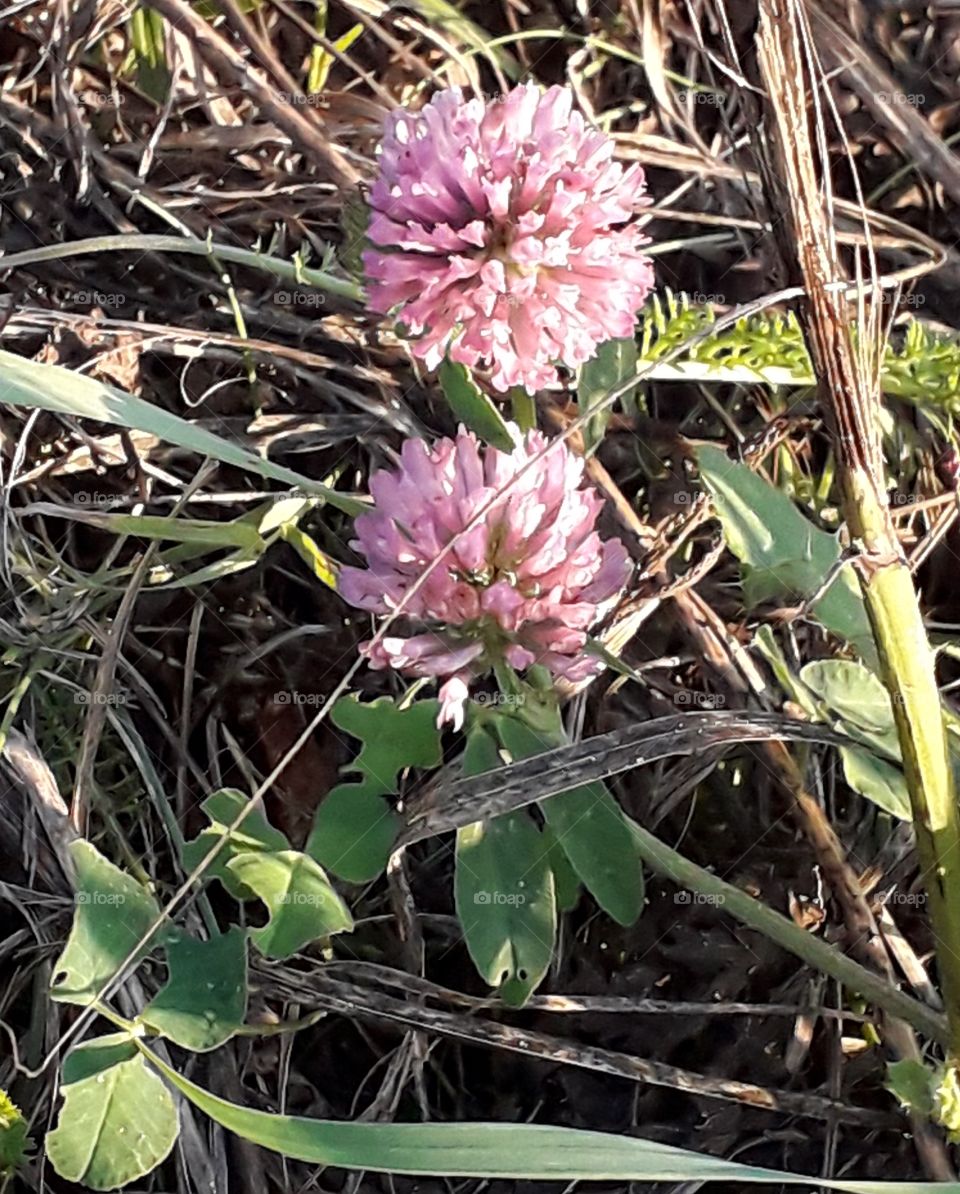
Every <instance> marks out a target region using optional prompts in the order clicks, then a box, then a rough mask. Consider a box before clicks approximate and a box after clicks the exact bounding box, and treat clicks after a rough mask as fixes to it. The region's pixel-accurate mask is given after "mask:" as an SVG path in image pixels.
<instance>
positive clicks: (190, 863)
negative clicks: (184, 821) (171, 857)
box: [182, 788, 290, 900]
mask: <svg viewBox="0 0 960 1194" xmlns="http://www.w3.org/2000/svg"><path fill="white" fill-rule="evenodd" d="M249 802H250V798H249V797H248V796H247V795H245V794H244V793H243V792H240V791H238V790H237V789H236V788H221V789H220V791H218V792H213V793H212V794H211V795H210V796H208V797H207V798H206V800H205V801H204V802H203V804H202V805H201V806H200V807H201V808H202V809H203V811H204V812H205V813H206V814H207V816H208V817H209V818H210V828H209V829H204V830H203V831H202V832H201V833H199V834H198V835H197V836H196V837H195V838H194V839H193V840H192V841H189V842H184V844H183V850H182V861H183V866H184V868H185V870H187V871H194V870H196V868H197V867H198V866H199V865H200V863H201V862H202V861H203V859H204V858H206V856H207V855H208V854H209V853H210V851H211V850H212V849H213V847H214V846H215V845H217V844H218V843H219V842H222V843H223V846H222V849H221V850H220V852H219V853H218V854H217V855H216V856H215V857H214V859H213V861H212V862H211V863H210V865H209V866H208V868H207V871H206V876H207V878H210V879H213V878H216V879H219V880H220V882H221V883H222V884H223V885H224V887H225V888H226V889H227V891H229V892H230V894H231V895H232V896H233V897H234V899H237V900H249V899H252V898H253V894H254V893H253V892H251V891H250V889H249V888H248V887H245V886H244V885H243V884H242V883H240V882H239V881H238V879H237V877H236V875H235V874H234V873H233V872H232V871H230V870H228V869H227V863H228V862H229V861H230V859H231V858H232V857H233V856H234V855H235V854H241V853H244V854H245V853H249V852H250V851H256V850H263V851H273V850H289V849H290V843H289V842H288V841H287V839H286V838H285V837H284V836H283V834H282V833H281V832H280V830H279V829H274V827H273V826H272V825H271V824H270V822H269V821H268V820H267V818H266V817H265V816H264V814H263V811H262V809H260V808H256V809H254V810H253V812H252V813H248V814H247V816H246V817H245V818H244V820H243V822H242V824H241V825H240V826H239V828H237V829H234V830H232V831H231V830H230V828H229V827H230V826H231V825H232V824H233V822H234V821H236V819H237V817H239V816H240V813H241V812H242V811H243V809H244V808H246V806H247V805H248V804H249Z"/></svg>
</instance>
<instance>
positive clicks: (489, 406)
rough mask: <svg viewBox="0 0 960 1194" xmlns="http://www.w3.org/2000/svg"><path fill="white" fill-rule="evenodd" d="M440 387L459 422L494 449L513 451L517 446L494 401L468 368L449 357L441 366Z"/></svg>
mask: <svg viewBox="0 0 960 1194" xmlns="http://www.w3.org/2000/svg"><path fill="white" fill-rule="evenodd" d="M440 386H441V388H442V389H443V393H444V396H445V397H446V399H447V402H449V403H450V409H451V410H452V411H453V413H454V414H455V415H456V417H457V420H458V421H459V422H461V423H463V425H464V426H465V427H467V428H469V429H470V430H471V431H473V432H476V434H477V435H478V436H479V437H480V439H482V440H483V442H484V443H485V444H490V445H492V446H493V447H494V448H499V449H500V450H501V451H502V452H512V451H513V449H514V448H515V447H516V445H515V444H514V442H513V437H512V436H511V434H510V431H509V429H508V428H507V424H506V422H505V420H504V418H503V415H501V413H500V411H499V410H498V409H497V408H496V406H494V404H493V399H492V398H490V396H489V395H488V394H484V392H483V391H482V390H481V389H480V387H479V386H478V385H477V384H476V382H475V381H474V380H473V378H472V377H471V376H470V371H469V370H468V369H467V367H466V365H460V364H457V363H456V362H454V361H451V360H450V359H449V358H447V359H446V360H444V362H443V364H442V365H441V366H440Z"/></svg>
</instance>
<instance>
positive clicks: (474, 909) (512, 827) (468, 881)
mask: <svg viewBox="0 0 960 1194" xmlns="http://www.w3.org/2000/svg"><path fill="white" fill-rule="evenodd" d="M499 766H502V761H501V759H500V755H499V752H498V750H497V744H496V741H495V740H494V739H493V738H492V737H491V736H490V735H489V734H488V733H487V732H486V730H485V729H484V728H483V727H482V726H474V727H473V728H472V729H471V730H470V732H469V734H468V735H467V746H466V750H465V751H464V756H463V773H464V775H479V774H481V773H482V772H484V771H490V770H493V769H494V768H496V767H499ZM548 848H549V847H548V843H547V842H546V841H545V840H544V838H543V836H542V834H541V833H540V831H539V830H538V829H537V827H536V825H534V823H533V821H532V820H531V819H530V814H529V813H528V812H527V811H526V809H523V810H521V811H519V812H516V813H508V814H507V815H506V816H503V817H495V818H494V819H493V820H492V821H488V822H486V823H483V822H480V821H478V822H476V823H475V824H474V825H468V826H466V827H465V828H463V829H460V830H458V831H457V851H456V871H455V879H454V888H455V892H456V906H457V916H458V918H459V920H460V926H461V928H462V929H463V936H464V940H465V941H466V943H467V949H468V950H469V952H470V957H471V958H472V959H473V962H474V965H475V966H476V968H477V970H478V971H479V973H480V975H481V976H482V977H483V978H484V980H485V981H486V982H487V983H489V985H490V986H491V987H499V988H500V994H501V997H502V998H503V1001H504V1002H505V1003H508V1004H510V1005H512V1006H514V1007H520V1006H522V1005H523V1004H524V1003H525V1002H526V1001H527V999H528V997H529V995H530V992H531V991H533V990H534V989H535V988H536V987H537V986H538V984H539V983H540V980H541V979H542V978H543V976H544V974H546V972H547V967H548V966H549V965H550V959H551V957H552V956H553V944H554V941H555V939H556V933H557V911H556V894H555V889H554V882H553V871H552V870H551V869H550V864H549V862H548V857H547V855H548Z"/></svg>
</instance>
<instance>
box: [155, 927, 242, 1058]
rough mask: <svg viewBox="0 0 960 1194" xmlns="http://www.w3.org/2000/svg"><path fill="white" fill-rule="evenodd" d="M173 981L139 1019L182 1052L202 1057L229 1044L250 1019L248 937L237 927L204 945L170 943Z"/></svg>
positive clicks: (182, 939) (185, 941)
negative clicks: (199, 1054) (172, 1042)
mask: <svg viewBox="0 0 960 1194" xmlns="http://www.w3.org/2000/svg"><path fill="white" fill-rule="evenodd" d="M167 966H168V968H169V970H170V977H169V978H168V979H167V982H166V984H165V985H164V986H163V987H161V988H160V990H159V992H158V993H157V995H156V996H155V997H154V999H153V1000H152V1001H151V1002H150V1003H149V1004H148V1005H147V1007H146V1008H145V1009H144V1011H143V1014H142V1016H141V1017H140V1018H141V1020H142V1021H143V1022H144V1023H145V1024H147V1025H149V1026H150V1027H151V1028H152V1029H154V1031H156V1032H159V1033H161V1034H162V1035H163V1036H165V1037H168V1038H169V1039H170V1040H171V1041H174V1042H176V1044H178V1045H181V1046H182V1047H183V1048H184V1049H191V1050H192V1051H193V1052H194V1053H204V1052H206V1051H207V1050H209V1049H216V1048H217V1047H218V1046H219V1045H222V1044H223V1043H224V1042H225V1041H228V1040H229V1039H230V1038H231V1037H232V1036H233V1034H234V1033H235V1032H236V1031H237V1029H238V1028H239V1027H240V1025H241V1024H242V1023H243V1021H244V1017H245V1016H246V1014H247V934H246V930H244V929H241V928H239V927H238V926H237V925H233V926H231V927H230V928H229V929H228V930H227V932H226V933H222V934H221V935H220V936H219V937H211V938H210V939H209V940H208V941H201V940H199V939H198V938H196V937H187V936H183V937H179V938H178V939H177V940H176V941H172V942H169V943H168V944H167Z"/></svg>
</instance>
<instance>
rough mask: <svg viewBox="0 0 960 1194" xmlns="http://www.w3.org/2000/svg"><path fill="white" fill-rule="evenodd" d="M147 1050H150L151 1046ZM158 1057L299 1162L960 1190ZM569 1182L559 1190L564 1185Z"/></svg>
mask: <svg viewBox="0 0 960 1194" xmlns="http://www.w3.org/2000/svg"><path fill="white" fill-rule="evenodd" d="M141 1048H144V1051H145V1052H148V1051H147V1050H146V1049H145V1047H143V1046H141ZM148 1056H149V1057H150V1060H151V1062H152V1063H153V1064H154V1065H156V1067H157V1069H159V1070H160V1072H161V1073H162V1074H163V1075H164V1076H165V1077H166V1078H167V1079H168V1081H169V1082H170V1083H171V1085H173V1086H175V1087H176V1088H177V1090H179V1091H180V1092H181V1094H183V1095H184V1097H185V1098H187V1099H189V1100H190V1102H191V1103H193V1105H194V1106H195V1107H197V1108H198V1109H199V1110H201V1111H203V1112H205V1114H207V1115H209V1116H210V1118H211V1119H212V1120H214V1121H215V1122H216V1123H218V1124H220V1125H221V1127H224V1128H226V1129H227V1130H228V1131H230V1132H234V1133H236V1135H238V1136H242V1137H243V1138H244V1139H245V1140H250V1141H252V1142H253V1143H254V1144H258V1145H260V1146H261V1147H262V1148H268V1149H272V1150H273V1151H274V1152H277V1153H281V1154H282V1155H283V1156H285V1157H289V1158H291V1159H293V1160H299V1161H305V1162H306V1163H307V1164H310V1165H329V1166H334V1167H336V1168H339V1169H361V1170H367V1171H369V1172H371V1173H398V1174H408V1175H411V1176H419V1177H444V1178H447V1177H472V1178H480V1179H482V1178H487V1179H491V1180H492V1179H497V1178H507V1179H513V1180H517V1181H538V1182H541V1181H557V1182H560V1181H563V1182H568V1183H569V1182H578V1181H579V1182H583V1181H606V1182H611V1183H616V1184H617V1186H618V1187H622V1186H624V1185H625V1184H626V1183H629V1182H727V1183H730V1185H731V1186H733V1185H734V1184H735V1183H736V1184H741V1183H749V1184H757V1183H766V1184H772V1185H774V1186H776V1185H791V1186H801V1187H804V1188H805V1189H807V1190H809V1189H812V1188H813V1187H815V1186H822V1187H825V1188H826V1189H829V1190H840V1191H845V1192H846V1194H960V1182H939V1183H938V1182H904V1181H892V1182H878V1181H866V1180H862V1181H858V1180H856V1179H849V1178H848V1179H846V1180H837V1179H832V1178H824V1177H806V1176H804V1175H802V1174H794V1173H782V1172H780V1171H779V1170H776V1169H761V1168H758V1167H756V1166H753V1165H742V1164H740V1163H739V1162H736V1161H725V1160H723V1159H722V1158H720V1157H711V1156H709V1155H707V1154H705V1153H696V1152H692V1151H691V1150H689V1149H685V1148H677V1147H675V1146H674V1145H670V1144H660V1143H659V1142H657V1141H654V1140H642V1139H638V1138H637V1137H635V1136H617V1135H614V1134H613V1133H608V1132H592V1131H584V1130H582V1129H579V1128H558V1127H553V1126H552V1125H549V1124H513V1123H412V1124H411V1123H407V1124H394V1123H343V1122H342V1121H340V1120H322V1119H308V1118H306V1117H305V1116H298V1115H275V1114H271V1113H270V1112H268V1111H256V1110H252V1109H250V1108H247V1107H242V1106H239V1105H237V1104H236V1103H230V1102H228V1101H227V1100H226V1099H221V1098H219V1097H218V1096H217V1095H214V1094H211V1093H210V1092H209V1091H207V1090H204V1089H203V1088H202V1087H200V1086H197V1085H196V1084H195V1083H193V1082H191V1081H189V1079H187V1078H184V1077H183V1076H182V1075H180V1074H178V1073H177V1072H176V1070H174V1069H172V1068H171V1067H170V1066H168V1065H166V1064H165V1063H164V1062H162V1061H161V1060H160V1059H159V1058H155V1057H154V1056H153V1055H152V1054H149V1052H148ZM558 1188H559V1187H558Z"/></svg>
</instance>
